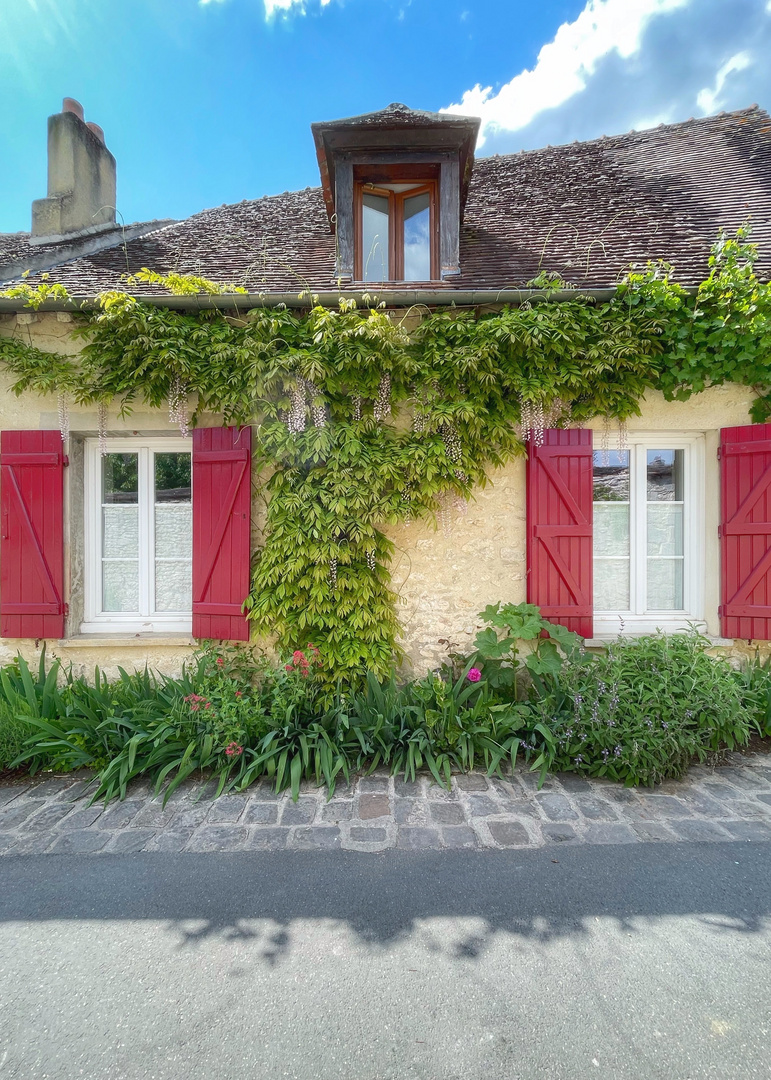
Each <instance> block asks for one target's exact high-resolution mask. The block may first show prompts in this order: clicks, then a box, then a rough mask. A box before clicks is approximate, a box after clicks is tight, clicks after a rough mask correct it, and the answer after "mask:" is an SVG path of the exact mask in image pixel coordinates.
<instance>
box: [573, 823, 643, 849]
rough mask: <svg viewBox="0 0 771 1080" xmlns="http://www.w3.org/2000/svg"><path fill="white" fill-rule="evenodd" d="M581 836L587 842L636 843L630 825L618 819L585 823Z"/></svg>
mask: <svg viewBox="0 0 771 1080" xmlns="http://www.w3.org/2000/svg"><path fill="white" fill-rule="evenodd" d="M583 838H584V841H585V842H586V843H587V844H636V843H637V839H638V838H637V834H636V833H635V832H634V830H633V829H632V827H631V826H630V825H623V824H621V822H618V821H614V822H611V823H610V824H606V823H602V824H597V825H587V826H586V828H585V829H584V831H583Z"/></svg>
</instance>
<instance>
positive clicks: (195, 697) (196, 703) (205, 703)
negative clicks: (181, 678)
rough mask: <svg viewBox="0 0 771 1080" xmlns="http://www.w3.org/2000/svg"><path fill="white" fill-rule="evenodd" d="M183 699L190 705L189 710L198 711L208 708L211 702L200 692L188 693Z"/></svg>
mask: <svg viewBox="0 0 771 1080" xmlns="http://www.w3.org/2000/svg"><path fill="white" fill-rule="evenodd" d="M185 701H186V702H187V703H188V705H189V706H190V711H191V712H198V710H199V709H201V708H204V709H210V708H211V702H210V701H209V700H207V698H205V697H201V695H200V694H188V695H187V697H186V698H185Z"/></svg>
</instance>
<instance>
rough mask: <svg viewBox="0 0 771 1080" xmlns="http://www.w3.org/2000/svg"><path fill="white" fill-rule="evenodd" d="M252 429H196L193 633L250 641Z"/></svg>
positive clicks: (200, 636)
mask: <svg viewBox="0 0 771 1080" xmlns="http://www.w3.org/2000/svg"><path fill="white" fill-rule="evenodd" d="M251 443H252V430H251V428H248V427H244V428H235V427H223V428H195V429H194V431H193V636H194V637H197V638H213V639H215V640H218V641H248V640H249V623H248V622H247V620H246V618H245V617H244V615H243V613H242V611H241V605H242V604H243V602H244V600H245V599H246V597H247V594H248V592H249V566H250V558H249V557H250V532H251V505H252V484H251Z"/></svg>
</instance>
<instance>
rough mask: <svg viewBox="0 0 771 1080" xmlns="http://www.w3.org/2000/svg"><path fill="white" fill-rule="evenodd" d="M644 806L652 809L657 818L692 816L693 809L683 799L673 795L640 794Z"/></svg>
mask: <svg viewBox="0 0 771 1080" xmlns="http://www.w3.org/2000/svg"><path fill="white" fill-rule="evenodd" d="M639 799H640V802H641V803H642V805H643V806H646V807H648V809H650V810H652V811H653V812H654V814H655V815H656V817H657V818H659V817H666V818H670V817H672V818H680V817H692V816H693V811H692V810H691V808H690V807H689V806H688V804H687V803H685V802H683V800H682V799H676V798H674V797H673V796H672V795H640V796H639Z"/></svg>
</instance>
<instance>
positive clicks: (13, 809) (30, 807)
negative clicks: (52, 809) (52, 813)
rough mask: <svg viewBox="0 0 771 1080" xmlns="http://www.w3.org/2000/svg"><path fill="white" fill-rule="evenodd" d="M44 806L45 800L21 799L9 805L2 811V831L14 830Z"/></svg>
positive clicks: (0, 818) (0, 822)
mask: <svg viewBox="0 0 771 1080" xmlns="http://www.w3.org/2000/svg"><path fill="white" fill-rule="evenodd" d="M43 806H45V800H44V799H19V800H15V801H14V802H12V803H9V804H8V806H6V808H5V809H4V810H0V829H3V830H5V829H13V828H14V827H15V826H16V825H20V824H21V823H22V821H26V820H27V818H28V817H29V816H30V815H31V814H33V813H34V812H35V810H40V808H41V807H43Z"/></svg>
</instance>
